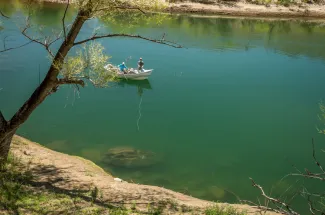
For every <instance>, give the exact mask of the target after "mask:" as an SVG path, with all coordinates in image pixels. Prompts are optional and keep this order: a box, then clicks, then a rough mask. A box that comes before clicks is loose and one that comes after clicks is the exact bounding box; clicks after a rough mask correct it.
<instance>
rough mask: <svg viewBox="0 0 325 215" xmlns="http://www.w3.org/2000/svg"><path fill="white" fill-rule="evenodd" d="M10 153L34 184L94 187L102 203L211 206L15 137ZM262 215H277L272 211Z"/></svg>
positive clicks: (251, 209)
mask: <svg viewBox="0 0 325 215" xmlns="http://www.w3.org/2000/svg"><path fill="white" fill-rule="evenodd" d="M11 153H12V154H13V155H14V156H15V157H16V158H18V159H19V161H20V163H22V164H23V166H26V168H28V170H29V171H31V172H32V174H33V175H34V176H36V177H35V178H37V182H40V183H46V184H51V187H56V188H60V189H64V190H73V189H80V190H82V189H87V188H89V187H97V188H98V189H99V190H100V191H101V192H102V201H103V202H115V203H116V204H119V203H122V204H123V206H126V207H131V206H132V205H133V204H138V205H139V206H140V207H141V205H142V206H143V207H144V210H145V209H146V207H147V205H148V204H149V203H152V202H161V201H165V202H173V203H174V204H175V205H177V206H178V207H183V208H184V207H187V208H192V210H195V211H196V212H198V214H202V213H203V211H204V209H205V208H206V207H208V206H210V205H212V204H214V203H212V202H209V201H204V200H200V199H197V198H194V197H191V196H187V195H184V194H181V193H177V192H174V191H171V190H168V189H165V188H161V187H156V186H148V185H140V184H134V183H130V182H125V181H123V182H119V181H116V180H114V177H116V176H114V177H113V176H112V175H110V174H108V173H106V172H105V171H104V170H103V169H101V168H100V167H98V166H96V165H95V164H94V163H93V162H91V161H89V160H86V159H83V158H80V157H76V156H70V155H67V154H63V153H59V152H55V151H52V150H50V149H47V148H45V147H43V146H41V145H39V144H37V143H33V142H31V141H29V140H27V139H25V138H22V137H19V136H15V137H14V138H13V141H12V147H11ZM252 189H253V188H252ZM219 204H220V205H229V204H223V203H219ZM231 206H233V207H234V208H236V209H237V210H240V211H242V210H245V211H247V212H248V214H257V213H258V212H259V210H258V209H256V208H254V207H251V206H248V205H236V204H233V205H231ZM166 210H167V211H165V213H164V214H180V213H179V211H176V210H175V208H174V209H173V210H169V209H168V208H167V209H166ZM181 214H186V213H181ZM190 214H191V213H190ZM263 214H264V213H263ZM266 214H269V215H277V213H273V212H268V213H266Z"/></svg>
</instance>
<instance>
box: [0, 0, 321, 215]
mask: <svg viewBox="0 0 325 215" xmlns="http://www.w3.org/2000/svg"><path fill="white" fill-rule="evenodd" d="M13 2H15V1H13ZM18 5H19V4H18ZM0 8H1V10H2V11H3V12H6V13H7V14H8V15H10V16H14V15H18V16H19V15H21V12H20V10H21V8H20V7H19V6H17V4H14V3H8V1H4V0H2V1H1V2H0ZM63 10H64V7H63V6H62V5H56V4H49V5H45V6H44V7H43V8H42V9H39V10H37V11H35V18H34V19H33V21H34V23H36V25H37V26H43V28H45V29H47V32H50V31H51V29H57V28H60V27H61V15H62V13H63ZM73 14H74V13H73V11H72V12H70V13H69V14H68V15H69V16H68V20H70V21H71V20H72V18H73ZM15 23H16V24H15ZM17 23H19V19H18V18H17V20H15V21H6V20H5V21H4V22H3V25H4V29H3V30H2V31H1V32H0V36H1V40H3V38H5V37H6V36H8V35H10V37H9V38H10V39H8V44H7V45H11V46H15V45H18V44H21V43H22V42H24V41H25V40H24V38H23V37H22V36H21V35H20V33H19V32H18V31H17V26H16V25H19V24H17ZM97 26H105V27H104V29H105V30H107V31H110V32H118V31H121V30H125V31H127V32H136V33H139V34H142V35H144V36H148V37H155V38H158V37H160V36H161V35H163V34H164V33H165V35H166V38H168V39H169V40H172V41H175V42H177V43H179V44H181V45H183V46H184V47H185V48H182V49H175V48H172V47H168V46H164V45H160V44H155V43H151V42H148V41H143V40H136V39H125V38H124V39H121V38H119V39H115V38H114V39H105V40H101V41H100V42H101V43H102V44H103V45H104V47H105V48H106V52H107V53H108V54H109V55H110V56H112V58H111V62H112V63H114V64H119V63H121V62H122V61H126V59H128V60H127V66H129V67H132V66H133V67H135V66H136V62H137V60H138V58H139V57H143V59H144V62H145V68H153V69H154V72H153V74H152V76H150V78H149V80H148V81H140V82H121V83H119V84H113V85H111V87H109V88H95V87H93V86H91V85H88V86H87V87H86V88H83V89H80V92H78V91H77V90H76V89H75V88H74V87H69V86H66V87H61V88H60V89H59V91H58V92H57V93H55V94H52V95H51V96H49V97H48V98H47V99H46V101H45V102H44V103H43V104H42V105H41V106H40V107H39V108H38V109H37V110H36V111H35V112H34V113H33V114H32V116H31V117H30V118H29V120H28V121H27V122H26V123H25V124H24V125H23V126H22V127H21V128H20V129H19V131H18V134H19V135H22V136H24V137H26V138H29V139H31V140H33V141H36V142H39V143H41V144H43V145H44V146H46V147H49V148H51V149H54V150H57V151H60V152H64V153H68V154H72V155H78V156H82V157H85V158H87V159H90V160H92V161H94V162H95V163H97V164H98V165H100V166H101V167H103V168H104V169H106V170H107V171H109V172H111V173H112V174H113V175H114V176H117V177H120V178H122V179H125V180H128V181H133V182H136V183H143V184H150V185H158V186H163V187H166V188H169V189H173V190H176V191H180V192H183V193H186V194H189V195H193V196H195V197H198V198H202V199H207V200H212V201H227V202H237V198H236V196H235V195H234V194H236V195H237V196H239V197H240V198H241V199H248V200H253V201H257V198H256V196H258V194H259V193H258V191H257V190H254V188H253V187H252V186H251V182H250V180H249V177H252V178H253V179H254V180H255V181H256V182H258V183H259V184H261V185H262V186H263V187H264V188H265V189H266V190H267V191H270V190H271V189H272V193H273V194H274V195H276V196H279V195H281V194H283V192H284V190H286V188H287V187H289V186H290V184H292V183H296V178H288V179H285V180H282V181H280V180H281V179H282V177H283V176H285V175H286V174H288V173H290V172H293V171H295V170H294V169H293V168H292V167H291V164H290V163H294V164H295V165H296V166H297V167H299V168H301V169H303V168H304V167H311V168H312V167H313V165H314V163H313V160H312V147H311V139H312V138H314V139H315V143H316V150H317V151H318V150H319V149H321V147H322V146H324V145H323V143H324V136H323V135H321V134H318V132H317V129H316V128H317V127H318V126H322V124H321V122H320V121H319V119H318V114H319V113H320V112H319V106H318V104H319V102H320V101H321V100H322V99H323V98H324V97H325V94H324V92H325V84H324V83H325V26H324V25H321V24H317V23H316V24H315V23H314V24H313V23H307V22H304V21H266V20H250V19H244V18H238V19H225V18H211V17H210V18H206V17H189V16H185V15H182V16H176V15H174V16H171V17H169V19H167V20H163V21H162V23H161V25H158V26H157V25H155V24H152V23H151V24H150V23H149V25H143V26H134V27H133V28H130V29H123V28H121V27H119V25H117V24H109V23H108V24H107V23H106V24H103V23H102V22H101V21H99V20H91V21H89V23H88V24H87V25H86V26H85V27H84V28H83V29H82V32H81V35H80V38H82V37H86V36H87V35H91V33H92V31H93V29H94V28H95V27H97ZM2 45H3V44H1V47H2ZM129 57H131V59H130V58H129ZM0 65H1V67H0V89H1V90H0V109H1V110H2V111H3V112H4V114H5V116H6V117H7V118H9V117H10V116H12V115H13V114H14V113H15V111H17V109H18V108H19V107H20V106H21V105H22V103H23V102H24V101H25V100H26V99H27V98H28V97H29V96H30V94H31V93H32V92H33V90H34V89H35V88H36V87H37V85H38V84H39V82H40V81H41V80H42V78H44V76H45V74H46V72H47V69H48V66H49V60H48V56H47V54H46V52H45V51H44V50H43V48H42V47H41V46H39V45H38V44H31V45H28V46H25V47H23V48H20V49H17V50H13V51H11V52H7V53H0ZM120 146H121V147H133V148H136V149H139V150H148V151H151V152H154V153H156V154H157V157H159V158H160V162H159V163H157V164H156V165H153V166H150V167H146V168H140V167H137V168H136V167H134V168H122V167H117V166H110V165H107V164H105V163H103V162H102V160H101V157H102V156H103V155H104V154H105V152H107V151H108V150H109V149H111V148H114V147H120ZM313 186H314V188H317V187H318V188H319V187H320V186H321V184H319V185H316V183H315V185H313ZM290 192H291V193H290ZM292 192H293V191H292V190H291V191H289V192H288V193H286V194H288V196H290V195H292ZM286 194H284V195H286ZM301 210H303V209H301Z"/></svg>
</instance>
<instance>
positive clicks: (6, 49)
mask: <svg viewBox="0 0 325 215" xmlns="http://www.w3.org/2000/svg"><path fill="white" fill-rule="evenodd" d="M33 42H34V41H29V42H27V43H24V44H22V45H20V46H16V47H11V48H4V49H3V50H0V53H2V52H7V51H10V50H13V49H19V48H22V47H24V46H27V45H29V44H31V43H33Z"/></svg>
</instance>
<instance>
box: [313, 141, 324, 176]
mask: <svg viewBox="0 0 325 215" xmlns="http://www.w3.org/2000/svg"><path fill="white" fill-rule="evenodd" d="M311 144H312V146H313V158H314V161H315V163H316V165H317V166H318V167H319V168H320V170H322V172H323V173H325V171H324V169H323V167H322V165H321V164H320V163H319V162H318V161H317V159H316V155H315V144H314V138H312V140H311Z"/></svg>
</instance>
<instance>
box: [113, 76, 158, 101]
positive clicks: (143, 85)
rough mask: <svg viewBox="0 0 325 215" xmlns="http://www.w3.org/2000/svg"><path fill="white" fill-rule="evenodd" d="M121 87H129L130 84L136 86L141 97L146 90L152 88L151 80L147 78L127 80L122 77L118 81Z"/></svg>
mask: <svg viewBox="0 0 325 215" xmlns="http://www.w3.org/2000/svg"><path fill="white" fill-rule="evenodd" d="M117 85H118V86H120V87H128V86H134V87H136V88H137V93H138V95H139V96H140V97H141V96H142V95H143V92H144V90H152V87H151V84H150V81H149V80H148V79H146V80H137V81H135V80H125V79H122V80H120V81H119V82H118V83H117Z"/></svg>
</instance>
